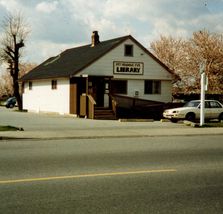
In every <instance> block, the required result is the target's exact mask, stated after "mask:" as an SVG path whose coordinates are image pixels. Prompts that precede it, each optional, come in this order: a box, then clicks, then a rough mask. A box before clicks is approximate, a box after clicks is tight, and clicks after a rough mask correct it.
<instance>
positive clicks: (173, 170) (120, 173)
mask: <svg viewBox="0 0 223 214" xmlns="http://www.w3.org/2000/svg"><path fill="white" fill-rule="evenodd" d="M176 171H177V170H176V169H158V170H143V171H129V172H128V171H127V172H108V173H98V174H85V175H84V174H83V175H69V176H58V177H44V178H27V179H15V180H5V181H4V180H3V181H0V184H10V183H26V182H35V181H51V180H61V179H75V178H88V177H103V176H121V175H136V174H146V173H162V172H176Z"/></svg>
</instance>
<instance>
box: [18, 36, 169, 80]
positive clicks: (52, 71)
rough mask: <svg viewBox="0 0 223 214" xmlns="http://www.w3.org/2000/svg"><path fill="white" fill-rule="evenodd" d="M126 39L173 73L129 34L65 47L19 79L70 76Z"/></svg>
mask: <svg viewBox="0 0 223 214" xmlns="http://www.w3.org/2000/svg"><path fill="white" fill-rule="evenodd" d="M127 39H131V40H133V41H134V42H135V43H136V44H137V45H138V46H139V47H141V48H142V49H143V50H144V51H145V52H146V53H147V54H148V55H149V56H150V57H152V58H153V59H154V60H155V61H156V62H158V63H159V64H160V65H161V66H163V67H164V68H165V69H166V70H167V71H168V72H170V73H171V74H173V72H172V71H170V70H169V68H168V67H167V66H166V65H165V64H163V63H162V62H161V61H160V60H158V59H157V58H156V57H155V56H154V55H153V54H152V53H150V52H149V51H148V50H147V49H146V48H145V47H143V46H142V45H141V44H140V43H139V42H138V41H137V40H135V39H134V38H133V37H132V36H131V35H128V36H123V37H119V38H115V39H111V40H107V41H103V42H100V43H98V44H97V45H95V46H94V47H91V44H89V45H85V46H81V47H76V48H71V49H67V50H65V51H64V52H62V53H61V54H59V55H57V56H55V57H51V58H49V59H47V60H46V61H45V62H43V63H42V64H40V65H39V66H37V67H35V68H34V69H33V70H31V71H30V72H29V73H27V74H25V75H24V76H23V77H22V78H21V79H20V80H21V81H28V80H35V79H49V78H60V77H71V76H74V75H75V74H77V73H78V72H80V71H81V70H83V69H84V68H86V67H87V66H89V65H91V64H92V63H94V62H95V61H96V60H97V59H99V58H101V57H102V56H104V55H105V54H106V53H108V52H109V51H110V50H112V49H114V48H115V47H117V46H118V45H119V44H121V43H122V42H124V41H125V40H127Z"/></svg>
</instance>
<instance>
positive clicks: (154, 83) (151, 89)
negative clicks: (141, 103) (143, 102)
mask: <svg viewBox="0 0 223 214" xmlns="http://www.w3.org/2000/svg"><path fill="white" fill-rule="evenodd" d="M144 93H145V94H161V81H160V80H145V87H144Z"/></svg>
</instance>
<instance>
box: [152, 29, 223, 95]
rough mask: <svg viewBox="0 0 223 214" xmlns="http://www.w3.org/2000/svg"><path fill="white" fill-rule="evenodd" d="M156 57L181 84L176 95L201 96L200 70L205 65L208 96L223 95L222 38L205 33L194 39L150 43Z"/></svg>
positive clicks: (167, 38)
mask: <svg viewBox="0 0 223 214" xmlns="http://www.w3.org/2000/svg"><path fill="white" fill-rule="evenodd" d="M151 49H152V50H153V53H154V54H155V55H156V56H157V57H158V58H159V59H160V60H161V61H163V62H164V63H165V64H166V65H167V66H168V67H169V68H171V69H172V70H173V71H174V72H175V73H176V74H177V75H178V76H179V77H180V81H178V82H176V83H175V84H174V86H173V93H187V94H188V93H199V92H200V73H199V66H200V64H201V63H202V62H204V61H205V62H206V74H207V76H208V79H209V87H208V93H209V94H210V93H212V94H214V93H215V94H219V93H222V92H223V62H222V58H223V39H222V35H221V34H216V33H209V32H208V31H206V30H202V31H198V32H195V33H193V36H192V38H190V39H187V40H186V39H185V40H183V39H182V38H180V39H179V38H173V37H164V36H161V37H160V39H159V40H157V41H154V42H152V43H151Z"/></svg>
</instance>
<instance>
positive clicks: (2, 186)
mask: <svg viewBox="0 0 223 214" xmlns="http://www.w3.org/2000/svg"><path fill="white" fill-rule="evenodd" d="M222 180H223V145H222V136H221V135H218V136H211V135H206V136H188V137H187V136H181V137H177V136H175V137H170V136H169V137H145V138H143V137H142V138H121V139H117V138H111V139H76V140H74V139H72V140H50V141H45V140H42V141H38V140H33V141H28V140H25V141H19V140H17V141H5V140H2V141H0V213H78V214H79V213H106V214H107V213H118V214H120V213H128V214H129V213H137V214H138V213H165V214H168V213H171V214H173V213H190V214H191V213H196V214H197V213H202V214H205V213H207V214H210V213H211V214H215V213H219V214H220V213H222V212H223V204H222V198H223V184H222Z"/></svg>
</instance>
